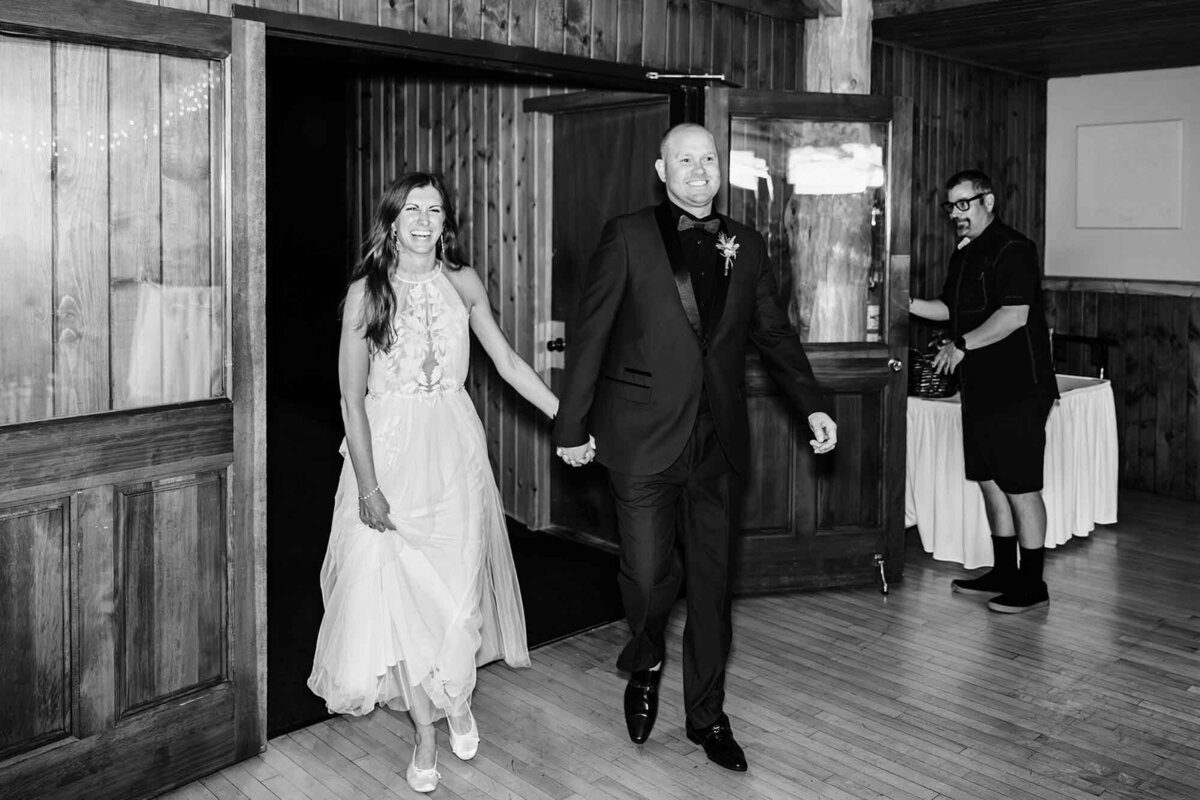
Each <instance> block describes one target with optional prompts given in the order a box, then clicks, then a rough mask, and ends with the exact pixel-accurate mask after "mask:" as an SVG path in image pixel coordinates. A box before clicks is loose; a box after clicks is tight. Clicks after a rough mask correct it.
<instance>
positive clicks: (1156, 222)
mask: <svg viewBox="0 0 1200 800" xmlns="http://www.w3.org/2000/svg"><path fill="white" fill-rule="evenodd" d="M1075 135H1076V170H1075V227H1077V228H1147V229H1150V228H1179V227H1182V225H1183V208H1182V206H1183V201H1182V196H1183V120H1178V119H1173V120H1160V121H1153V122H1122V123H1115V124H1104V125H1079V126H1077V127H1076V129H1075Z"/></svg>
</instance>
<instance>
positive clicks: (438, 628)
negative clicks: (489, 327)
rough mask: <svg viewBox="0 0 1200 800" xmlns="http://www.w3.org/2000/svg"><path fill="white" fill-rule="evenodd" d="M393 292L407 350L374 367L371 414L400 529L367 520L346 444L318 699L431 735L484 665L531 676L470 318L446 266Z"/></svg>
mask: <svg viewBox="0 0 1200 800" xmlns="http://www.w3.org/2000/svg"><path fill="white" fill-rule="evenodd" d="M392 287H393V289H394V290H395V292H396V300H397V302H396V308H397V310H396V314H395V329H396V332H397V339H396V343H395V345H394V346H393V347H392V349H391V350H390V351H389V352H387V353H377V354H375V355H374V356H373V357H372V360H371V369H370V375H369V377H368V380H367V397H366V409H367V418H368V420H369V421H370V426H371V444H372V447H373V450H374V459H375V470H376V477H377V479H378V480H379V485H380V487H381V488H380V491H381V492H383V494H384V496H385V497H386V498H387V501H388V503H389V504H390V505H391V519H392V522H394V523H395V525H396V530H395V531H383V532H380V531H376V530H372V529H371V528H369V527H367V526H366V525H364V524H363V523H362V522H361V521H360V520H359V517H358V494H359V487H358V484H357V482H356V480H355V477H354V470H353V468H352V466H351V463H350V459H349V457H348V456H347V450H346V445H345V442H344V441H343V444H342V449H341V452H342V455H343V456H347V457H346V458H345V463H344V464H343V466H342V475H341V479H340V481H339V482H338V488H337V497H336V500H335V506H334V512H333V529H332V532H331V534H330V537H329V548H328V550H327V552H326V554H325V563H324V566H323V567H322V569H321V591H322V594H323V596H324V600H325V616H324V619H322V621H321V630H320V634H319V636H318V639H317V649H316V656H315V658H314V660H313V670H312V675H310V676H309V679H308V686H309V688H310V689H312V691H313V692H314V693H316V694H317V695H320V696H321V697H323V698H325V702H326V705H327V706H328V708H329V710H330V711H332V712H334V713H340V714H366V713H368V712H370V711H371V710H372V709H373V708H374V707H375V706H376V705H378V704H386V705H388V706H390V707H392V708H395V709H399V710H410V711H412V712H413V715H414V717H416V718H417V719H418V721H419V722H422V723H426V722H431V721H433V720H434V719H438V718H440V717H442V716H456V715H458V714H460V713H461V712H462V711H464V710H465V708H466V707H467V705H468V704H469V702H470V698H471V691H472V689H474V687H475V670H476V666H477V665H482V664H485V663H487V662H489V661H494V660H496V659H499V658H503V659H504V660H505V661H506V662H507V663H508V664H510V665H512V666H527V665H528V664H529V650H528V647H527V645H526V640H525V617H524V613H523V610H522V607H521V595H520V590H519V588H518V586H517V577H516V571H515V569H514V567H513V560H512V551H511V550H510V548H509V544H508V532H507V528H506V526H505V521H504V511H503V508H502V506H501V503H500V495H499V492H498V491H497V489H496V482H495V479H494V478H493V477H492V469H491V466H490V464H489V462H488V456H487V449H486V440H485V437H484V431H483V426H482V424H481V423H480V421H479V416H478V414H476V412H475V407H474V405H472V403H471V399H470V397H469V396H468V394H467V392H466V391H465V390H464V389H463V381H464V380H465V379H466V375H467V364H468V360H469V338H468V337H469V328H468V316H467V310H466V307H465V306H464V305H463V302H462V300H461V299H460V298H459V295H458V292H457V291H455V289H454V287H453V286H452V285H451V283H450V281H449V280H448V279H447V277H446V275H445V274H444V273H443V272H442V269H441V265H438V267H437V268H435V269H434V270H433V271H432V272H429V273H426V274H424V275H421V276H412V277H406V278H403V279H395V280H393V282H392ZM370 488H372V487H363V489H362V491H364V492H365V491H367V490H368V489H370Z"/></svg>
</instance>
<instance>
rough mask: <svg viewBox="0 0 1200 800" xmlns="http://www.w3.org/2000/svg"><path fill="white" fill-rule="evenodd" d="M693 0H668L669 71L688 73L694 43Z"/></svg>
mask: <svg viewBox="0 0 1200 800" xmlns="http://www.w3.org/2000/svg"><path fill="white" fill-rule="evenodd" d="M691 20H692V3H691V0H667V31H668V33H667V69H669V70H671V71H672V72H687V71H688V68H689V58H690V56H691V43H692V31H691Z"/></svg>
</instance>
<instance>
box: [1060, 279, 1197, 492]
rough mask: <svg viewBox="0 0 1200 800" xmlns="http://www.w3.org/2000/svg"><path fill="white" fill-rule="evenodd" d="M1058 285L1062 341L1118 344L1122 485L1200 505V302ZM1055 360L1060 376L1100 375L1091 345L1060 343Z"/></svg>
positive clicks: (1114, 355)
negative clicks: (1199, 396)
mask: <svg viewBox="0 0 1200 800" xmlns="http://www.w3.org/2000/svg"><path fill="white" fill-rule="evenodd" d="M1056 285H1058V288H1056V289H1055V290H1054V291H1051V292H1048V293H1047V303H1048V305H1049V308H1050V312H1049V313H1050V316H1051V318H1052V319H1054V320H1055V323H1056V324H1055V333H1056V334H1077V335H1084V336H1097V337H1100V338H1105V339H1113V340H1116V341H1117V345H1115V346H1114V347H1112V348H1110V349H1109V352H1108V362H1107V365H1106V377H1107V378H1108V379H1109V380H1111V381H1112V385H1113V398H1114V400H1115V401H1116V416H1117V431H1118V442H1119V445H1120V457H1121V485H1122V486H1124V487H1127V488H1131V489H1139V490H1143V491H1149V492H1154V493H1156V494H1162V495H1166V496H1170V497H1178V498H1181V499H1186V500H1195V499H1200V481H1198V475H1197V457H1198V456H1200V420H1198V419H1197V407H1196V386H1197V381H1198V376H1200V361H1198V359H1197V355H1198V354H1200V314H1198V313H1197V311H1198V310H1200V300H1197V299H1196V297H1194V296H1172V295H1151V294H1132V293H1128V292H1125V291H1120V290H1114V289H1113V288H1111V287H1109V286H1106V285H1101V286H1100V287H1099V288H1097V289H1095V290H1092V289H1087V288H1083V287H1076V286H1067V287H1063V286H1061V284H1057V282H1056ZM1197 293H1200V289H1197ZM1055 355H1056V357H1057V362H1056V366H1057V368H1058V370H1059V371H1060V372H1067V373H1074V374H1082V375H1095V374H1096V373H1097V370H1096V368H1095V367H1094V366H1093V363H1092V355H1091V351H1090V348H1089V347H1088V346H1086V345H1083V344H1078V343H1070V342H1064V341H1061V340H1060V341H1059V342H1058V343H1057V344H1056V346H1055Z"/></svg>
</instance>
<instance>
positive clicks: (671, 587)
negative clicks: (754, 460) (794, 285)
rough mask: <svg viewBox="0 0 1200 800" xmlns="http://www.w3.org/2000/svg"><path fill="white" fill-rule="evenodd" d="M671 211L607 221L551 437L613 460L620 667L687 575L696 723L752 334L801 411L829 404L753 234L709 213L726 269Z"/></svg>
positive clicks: (715, 647)
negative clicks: (623, 616)
mask: <svg viewBox="0 0 1200 800" xmlns="http://www.w3.org/2000/svg"><path fill="white" fill-rule="evenodd" d="M682 215H683V212H682V211H681V210H680V209H679V208H677V207H676V206H674V205H673V204H671V203H669V202H664V203H663V204H662V205H660V206H657V207H650V208H645V209H642V210H641V211H637V212H635V213H632V214H627V215H624V216H620V217H616V218H614V219H611V220H609V221H608V223H607V224H606V225H605V226H604V230H603V232H602V234H601V237H600V244H599V245H598V246H597V248H596V251H595V254H594V255H593V256H592V259H591V262H590V263H589V265H588V271H587V274H586V276H585V278H584V280H583V282H582V291H581V295H580V305H579V311H578V314H577V315H576V317H575V318H574V319H572V320H570V322H569V324H568V331H567V343H568V345H567V351H566V373H565V376H564V381H563V390H562V393H561V395H560V406H559V411H558V414H557V416H556V418H555V424H554V443H555V444H556V445H558V446H560V447H572V446H576V445H580V444H583V443H584V442H586V441H587V440H588V435H589V434H591V435H593V436H594V437H595V439H596V460H598V461H599V462H600V463H601V464H603V465H604V466H605V467H607V468H608V470H609V477H610V485H611V488H612V490H613V495H614V498H615V500H616V505H617V518H618V523H619V525H620V528H621V531H620V533H621V575H620V583H621V588H622V592H623V597H624V601H625V609H626V613H627V615H628V617H629V624H630V627H631V629H632V633H633V637H632V640H631V641H630V643H629V645H628V646H627V647H626V648H625V650H624V651H623V652H622V653H621V656H620V658H619V659H618V661H617V665H618V666H619V667H620V668H622V669H626V670H630V671H638V670H645V669H648V668H650V667H652V666H654V665H655V664H656V663H657V662H659V661H660V660H661V659H662V658H663V649H664V643H663V642H664V635H665V627H666V620H667V615H668V613H669V611H670V608H671V606H672V604H673V603H674V600H675V598H676V597H677V596H678V591H679V584H680V580H681V579H682V578H683V577H684V573H686V578H687V583H688V591H687V596H688V617H687V624H686V629H685V632H684V665H683V674H684V696H685V703H686V706H687V718H688V723H689V724H690V725H692V726H694V727H696V728H702V727H705V726H709V725H712V724H713V723H714V722H715V721H717V720H721V719H724V716H723V711H722V705H723V701H724V675H725V660H726V658H727V657H728V653H729V643H730V638H731V635H732V633H731V628H730V603H729V554H730V550H731V546H732V541H733V538H732V530H733V528H734V520H733V519H732V514H733V508H734V506H735V503H734V502H733V499H734V493H735V489H736V473H741V472H744V471H745V469H746V466H747V463H748V459H749V452H748V448H749V438H750V436H749V425H748V422H747V414H746V393H745V370H746V347H747V344H748V343H750V342H752V343H753V344H754V345H755V346H756V347H757V349H758V351H759V352H760V353H761V355H762V359H763V363H764V364H765V365H766V367H767V369H768V371H769V372H770V374H771V376H772V377H773V378H774V380H775V381H776V383H778V385H779V388H780V390H781V391H782V393H783V394H784V395H785V396H786V397H787V398H788V400H790V401H791V402H792V404H793V405H794V406H795V407H796V409H797V410H798V411H799V412H800V413H802V414H803V415H805V416H807V415H808V414H811V413H813V412H815V411H825V410H826V407H825V403H824V401H823V399H822V397H821V393H820V389H819V387H818V386H817V384H816V381H815V380H814V379H813V374H812V368H811V367H810V365H809V362H808V358H807V357H806V356H805V354H804V349H803V347H802V346H801V344H800V340H799V337H798V336H797V334H796V331H795V329H794V328H793V327H792V325H791V324H790V323H789V322H788V319H787V313H786V311H785V310H784V308H783V306H782V305H781V304H780V302H779V299H778V297H777V296H776V283H775V278H774V274H773V271H772V268H771V265H770V263H769V262H768V259H767V252H766V246H765V243H764V242H763V239H762V237H761V236H760V235H759V234H758V232H757V231H755V230H753V229H751V228H748V227H746V226H745V225H742V224H740V223H738V222H736V221H734V220H732V219H729V218H728V217H725V216H718V217H716V219H718V220H719V222H720V235H723V236H724V237H726V238H730V239H732V240H733V243H734V244H736V245H737V252H736V257H735V258H732V259H731V260H730V262H729V269H728V271H727V270H726V259H725V257H724V256H723V255H722V254H721V253H720V252H719V248H718V243H719V241H720V238H719V235H716V234H709V233H707V232H705V231H704V230H703V228H697V227H692V228H690V229H688V230H683V231H681V230H679V228H680V224H679V219H680V217H681V216H682ZM689 219H690V218H689ZM687 224H688V223H684V225H685V226H686V225H687ZM677 530H678V533H679V536H680V539H681V544H682V546H683V552H684V562H683V563H682V564H681V563H680V561H679V558H678V556H677V554H676V553H675V548H674V543H675V535H676V531H677Z"/></svg>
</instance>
